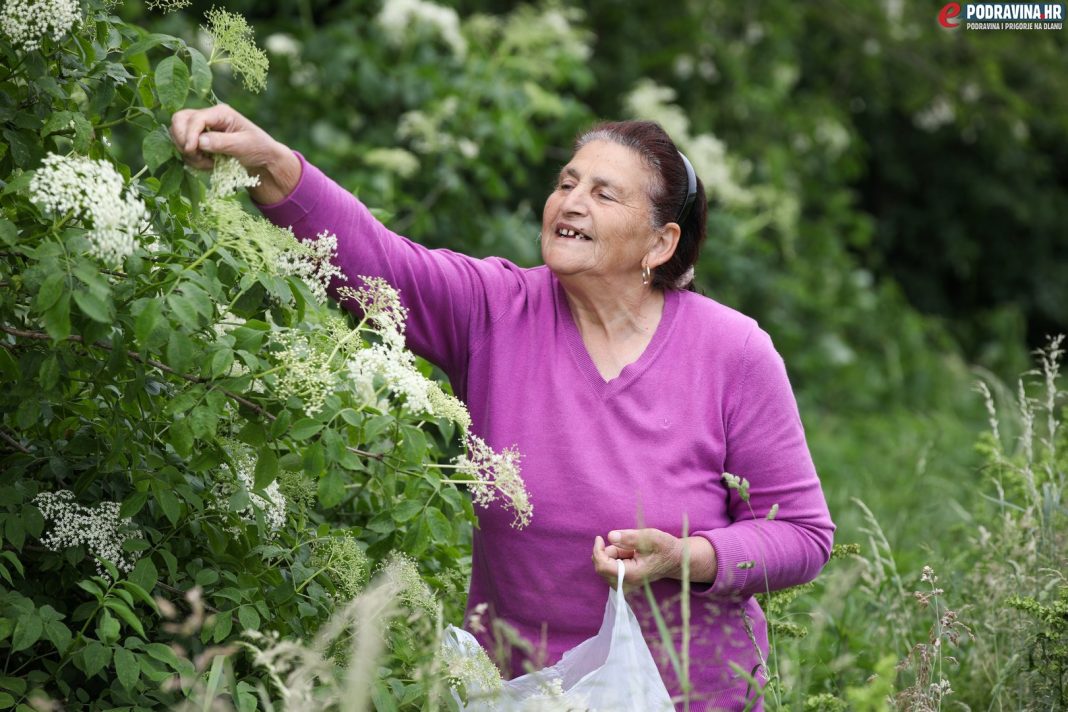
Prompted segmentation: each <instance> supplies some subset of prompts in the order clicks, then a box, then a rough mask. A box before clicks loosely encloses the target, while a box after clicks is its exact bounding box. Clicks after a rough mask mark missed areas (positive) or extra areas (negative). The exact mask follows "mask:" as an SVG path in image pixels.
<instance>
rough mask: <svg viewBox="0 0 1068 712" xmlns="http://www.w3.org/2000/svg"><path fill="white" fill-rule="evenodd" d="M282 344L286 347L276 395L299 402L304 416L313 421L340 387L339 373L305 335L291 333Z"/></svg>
mask: <svg viewBox="0 0 1068 712" xmlns="http://www.w3.org/2000/svg"><path fill="white" fill-rule="evenodd" d="M282 341H283V343H284V345H285V346H284V348H283V350H282V351H280V352H279V353H278V361H279V364H280V365H281V366H282V374H281V376H279V378H278V381H277V383H276V384H275V391H276V393H277V394H278V397H279V398H281V399H283V400H285V399H287V398H289V397H290V396H296V397H297V398H300V400H301V402H302V403H303V404H304V413H305V415H307V416H308V417H309V418H313V417H315V415H316V414H318V413H319V411H321V410H322V409H323V405H324V404H325V403H326V397H327V396H328V395H330V393H332V392H333V391H334V389H335V388H336V387H337V385H338V374H337V372H336V369H334V368H332V367H331V365H330V358H329V354H326V353H323V350H322V349H320V348H317V346H316V345H315V344H313V343H311V342H310V341H308V338H307V337H306V336H304V335H303V334H300V333H298V332H289V333H287V334H285V335H284V336H283V338H282Z"/></svg>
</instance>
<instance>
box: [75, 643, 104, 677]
mask: <svg viewBox="0 0 1068 712" xmlns="http://www.w3.org/2000/svg"><path fill="white" fill-rule="evenodd" d="M81 657H82V669H83V670H84V671H85V674H86V675H88V676H89V677H92V676H93V675H95V674H97V673H98V672H100V671H101V670H103V669H104V666H105V665H107V664H108V662H109V661H110V660H111V648H108V647H106V646H104V645H103V644H101V643H100V642H99V641H96V640H94V641H92V642H91V643H89V644H88V645H86V646H85V647H84V648H82V651H81Z"/></svg>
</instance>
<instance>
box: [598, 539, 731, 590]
mask: <svg viewBox="0 0 1068 712" xmlns="http://www.w3.org/2000/svg"><path fill="white" fill-rule="evenodd" d="M687 551H688V552H689V558H690V581H691V582H693V583H711V582H712V581H714V580H715V578H716V552H715V550H714V549H713V548H712V544H711V543H709V541H708V539H705V538H704V537H699V536H691V537H687V538H686V539H685V540H683V539H680V538H678V537H677V536H672V535H671V534H668V533H667V532H665V531H661V530H659V529H616V530H613V531H610V532H608V544H605V541H604V539H603V538H601V537H597V538H595V539H594V540H593V568H594V570H595V571H596V572H597V574H598V575H599V576H600V577H601V578H603V579H604V580H605V581H606V582H608V585H610V586H612V587H615V585H616V577H617V575H618V572H617V566H618V564H617V563H616V562H617V561H619V560H622V561H623V567H624V568H623V588H624V590H630V589H632V588H634V587H636V586H640V585H641V584H642V583H643V582H645V581H648V582H650V583H652V582H653V581H656V580H658V579H662V578H675V579H679V578H682V557H683V554H684V552H687Z"/></svg>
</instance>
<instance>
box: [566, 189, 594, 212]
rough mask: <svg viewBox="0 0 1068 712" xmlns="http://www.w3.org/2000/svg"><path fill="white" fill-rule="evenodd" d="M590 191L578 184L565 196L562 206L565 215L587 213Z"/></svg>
mask: <svg viewBox="0 0 1068 712" xmlns="http://www.w3.org/2000/svg"><path fill="white" fill-rule="evenodd" d="M588 198H589V193H588V192H587V191H586V190H585V189H583V187H582V186H580V185H577V186H575V187H574V188H572V189H571V190H570V191H568V193H567V194H566V195H565V196H564V202H563V204H562V205H561V206H560V209H561V210H562V211H563V213H564V215H585V214H586V210H587V207H588V206H587V204H586V202H587V200H588Z"/></svg>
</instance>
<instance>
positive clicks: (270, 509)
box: [212, 448, 288, 532]
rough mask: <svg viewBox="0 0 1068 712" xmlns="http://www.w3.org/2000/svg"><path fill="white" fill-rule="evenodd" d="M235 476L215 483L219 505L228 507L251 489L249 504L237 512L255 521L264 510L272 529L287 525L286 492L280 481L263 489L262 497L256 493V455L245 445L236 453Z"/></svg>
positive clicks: (242, 516)
mask: <svg viewBox="0 0 1068 712" xmlns="http://www.w3.org/2000/svg"><path fill="white" fill-rule="evenodd" d="M233 463H234V464H233V468H232V469H231V472H232V473H233V476H234V479H232V480H231V479H229V478H225V479H222V480H221V481H218V482H216V483H215V486H214V487H213V488H212V491H213V493H214V495H215V499H216V502H218V503H219V506H222V507H224V508H225V507H228V506H229V501H230V498H231V497H232V496H233V495H234V493H235V492H237V491H238V488H239V487H240V488H243V489H245V490H246V491H247V492H248V501H249V503H248V504H247V505H245V507H243V508H242V509H241V510H239V511H238V512H237V514H238V516H240V517H241V518H242V519H244V520H245V521H246V522H248V523H249V524H255V523H256V512H257V511H261V512H263V521H264V523H265V524H266V525H267V529H268V531H270V532H275V531H277V530H279V529H281V528H282V527H283V526H285V523H286V511H287V509H288V507H287V502H286V498H285V495H283V494H282V492H281V490H279V488H278V482H272V483H271V484H269V485H267V487H265V488H264V490H263V494H264V495H266V496H262V495H259V494H257V493H256V492H254V491H253V490H254V488H255V486H256V478H255V471H256V456H255V455H253V454H252V453H251V452H249V451H248V450H245V449H244V448H238V449H237V452H236V453H235V454H234V456H233Z"/></svg>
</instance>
